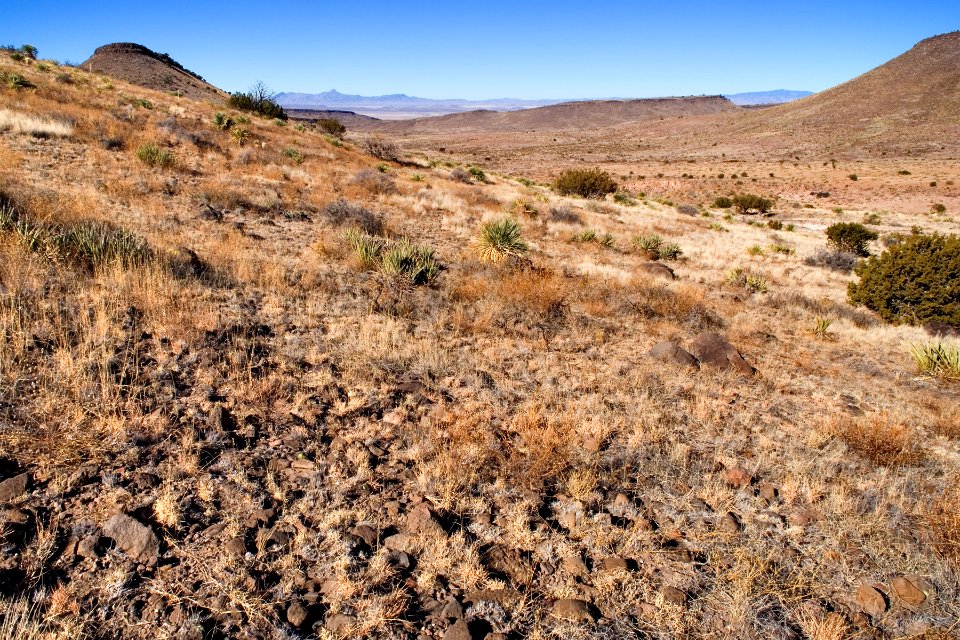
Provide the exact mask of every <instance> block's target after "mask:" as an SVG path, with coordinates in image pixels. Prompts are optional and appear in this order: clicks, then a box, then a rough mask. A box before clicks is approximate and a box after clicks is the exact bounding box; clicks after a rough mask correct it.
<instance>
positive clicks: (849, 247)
mask: <svg viewBox="0 0 960 640" xmlns="http://www.w3.org/2000/svg"><path fill="white" fill-rule="evenodd" d="M877 237H878V236H877V234H876V232H874V231H871V230H870V229H867V228H866V227H865V226H863V225H862V224H859V223H857V222H837V223H835V224H832V225H830V226H829V227H827V238H828V241H829V242H830V244H831V245H832V246H833V247H834V248H836V249H837V250H838V251H845V252H847V253H853V254H856V255H858V256H862V257H866V256H868V255H870V250H869V249H868V248H867V245H868V244H869V243H870V242H872V241H874V240H876V239H877Z"/></svg>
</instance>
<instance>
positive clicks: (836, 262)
mask: <svg viewBox="0 0 960 640" xmlns="http://www.w3.org/2000/svg"><path fill="white" fill-rule="evenodd" d="M858 260H859V258H857V256H856V255H855V254H852V253H848V252H846V251H834V250H831V249H820V250H819V251H817V252H816V253H815V254H813V255H812V256H807V257H806V258H804V259H803V264H805V265H807V266H808V267H822V268H824V269H830V270H831V271H840V272H841V273H850V272H851V271H853V268H854V267H855V266H857V261H858Z"/></svg>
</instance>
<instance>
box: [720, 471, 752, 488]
mask: <svg viewBox="0 0 960 640" xmlns="http://www.w3.org/2000/svg"><path fill="white" fill-rule="evenodd" d="M723 481H724V482H726V483H727V486H730V487H733V488H734V489H745V488H746V487H749V486H750V483H751V482H753V476H751V475H750V474H749V473H747V470H746V469H744V468H743V467H734V468H732V469H727V471H726V472H725V473H724V474H723Z"/></svg>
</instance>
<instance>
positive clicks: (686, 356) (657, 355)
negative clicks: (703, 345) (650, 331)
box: [649, 340, 700, 369]
mask: <svg viewBox="0 0 960 640" xmlns="http://www.w3.org/2000/svg"><path fill="white" fill-rule="evenodd" d="M649 355H650V357H651V358H653V359H654V360H659V361H661V362H671V363H673V364H679V365H682V366H685V367H693V368H694V369H699V368H700V362H699V361H698V360H697V359H696V358H694V357H693V356H692V355H690V353H688V352H687V351H685V350H684V349H683V348H681V347H680V345H678V344H677V343H676V342H671V341H669V340H667V341H664V342H658V343H657V344H655V345H653V348H652V349H650V353H649Z"/></svg>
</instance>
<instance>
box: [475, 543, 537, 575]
mask: <svg viewBox="0 0 960 640" xmlns="http://www.w3.org/2000/svg"><path fill="white" fill-rule="evenodd" d="M483 559H484V561H485V563H486V565H487V567H488V568H489V569H490V570H491V571H493V572H496V573H499V574H502V575H505V576H507V577H508V578H509V579H510V582H512V583H513V584H514V585H526V584H530V583H531V582H533V566H532V565H531V563H530V561H528V560H527V559H525V558H524V557H523V554H521V553H520V552H519V551H517V550H516V549H511V548H510V547H505V546H502V545H494V546H493V547H491V548H490V550H489V551H487V552H486V553H485V554H484V555H483Z"/></svg>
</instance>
